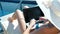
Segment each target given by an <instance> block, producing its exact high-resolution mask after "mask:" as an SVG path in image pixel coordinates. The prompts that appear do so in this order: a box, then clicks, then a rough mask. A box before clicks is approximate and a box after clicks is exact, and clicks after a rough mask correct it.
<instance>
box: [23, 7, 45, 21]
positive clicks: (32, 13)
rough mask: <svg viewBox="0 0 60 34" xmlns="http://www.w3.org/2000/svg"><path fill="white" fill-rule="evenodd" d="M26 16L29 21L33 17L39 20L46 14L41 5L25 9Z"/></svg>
mask: <svg viewBox="0 0 60 34" xmlns="http://www.w3.org/2000/svg"><path fill="white" fill-rule="evenodd" d="M23 13H24V17H25V20H26V22H29V21H30V20H31V19H33V18H34V19H36V20H38V19H39V17H42V16H44V14H43V12H42V10H41V9H40V8H39V7H33V8H27V9H23Z"/></svg>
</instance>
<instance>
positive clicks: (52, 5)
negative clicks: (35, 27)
mask: <svg viewBox="0 0 60 34" xmlns="http://www.w3.org/2000/svg"><path fill="white" fill-rule="evenodd" d="M36 2H37V4H38V5H39V7H40V8H41V10H42V11H43V13H44V15H45V17H46V18H47V19H48V20H50V21H51V23H52V24H53V25H54V26H55V27H56V28H57V29H59V30H60V3H59V1H58V0H45V1H44V0H36Z"/></svg>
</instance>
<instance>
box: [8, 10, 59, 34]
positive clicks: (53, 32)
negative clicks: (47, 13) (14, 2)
mask: <svg viewBox="0 0 60 34" xmlns="http://www.w3.org/2000/svg"><path fill="white" fill-rule="evenodd" d="M10 18H11V19H10ZM10 18H9V20H10V21H11V22H13V20H15V19H18V23H19V26H20V30H21V32H22V34H58V32H59V30H58V29H57V28H56V27H52V28H49V27H47V26H44V27H43V28H39V29H38V30H34V31H32V32H30V31H31V28H32V26H33V25H34V24H35V23H36V22H35V21H36V20H35V19H32V20H31V21H30V26H29V27H28V28H27V29H26V22H25V19H24V15H23V12H21V11H20V10H17V11H16V12H15V14H14V15H13V16H12V17H10Z"/></svg>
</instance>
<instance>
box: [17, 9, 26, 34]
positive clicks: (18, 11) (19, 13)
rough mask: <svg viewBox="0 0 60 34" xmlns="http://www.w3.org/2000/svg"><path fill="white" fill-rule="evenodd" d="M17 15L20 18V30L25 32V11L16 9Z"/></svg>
mask: <svg viewBox="0 0 60 34" xmlns="http://www.w3.org/2000/svg"><path fill="white" fill-rule="evenodd" d="M16 17H17V19H18V23H19V26H20V30H21V32H22V33H23V32H24V31H25V30H26V22H25V19H24V15H23V12H22V11H20V10H16Z"/></svg>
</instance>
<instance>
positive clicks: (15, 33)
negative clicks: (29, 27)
mask: <svg viewBox="0 0 60 34" xmlns="http://www.w3.org/2000/svg"><path fill="white" fill-rule="evenodd" d="M13 14H14V13H11V14H8V15H5V16H2V17H0V18H1V23H2V25H3V26H4V28H5V30H6V31H7V34H21V32H20V29H19V27H18V21H17V20H15V21H14V22H13V23H9V21H8V17H11V16H12V15H13Z"/></svg>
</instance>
